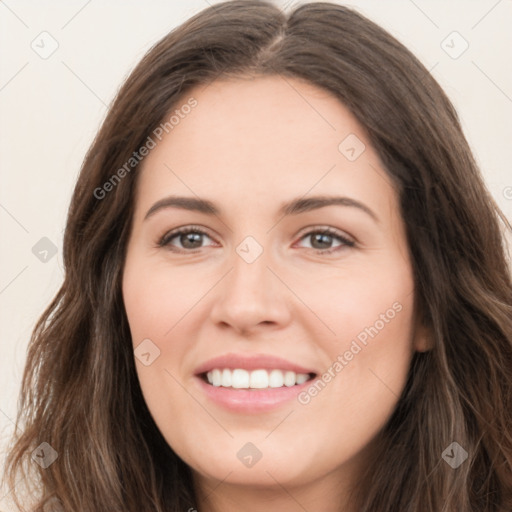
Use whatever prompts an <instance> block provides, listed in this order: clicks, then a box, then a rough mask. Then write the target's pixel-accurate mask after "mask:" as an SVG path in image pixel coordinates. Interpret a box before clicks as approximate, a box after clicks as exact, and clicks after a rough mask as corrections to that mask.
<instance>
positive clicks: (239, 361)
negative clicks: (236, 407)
mask: <svg viewBox="0 0 512 512" xmlns="http://www.w3.org/2000/svg"><path fill="white" fill-rule="evenodd" d="M195 374H196V375H197V376H199V377H201V378H202V380H203V381H204V382H207V383H208V384H209V385H211V386H213V387H217V388H227V389H231V390H238V389H240V390H243V389H254V390H256V389H262V390H263V389H267V390H272V389H277V388H283V387H293V386H297V385H302V384H304V383H305V382H307V381H308V380H310V379H311V378H312V377H313V376H315V375H316V372H315V371H313V370H311V369H308V368H305V367H302V366H299V365H297V364H295V363H292V362H290V361H287V360H285V359H282V358H280V357H276V356H270V355H253V356H247V355H244V354H226V355H223V356H220V357H216V358H214V359H210V360H209V361H207V362H205V363H203V364H202V365H200V366H199V367H198V368H197V369H196V371H195Z"/></svg>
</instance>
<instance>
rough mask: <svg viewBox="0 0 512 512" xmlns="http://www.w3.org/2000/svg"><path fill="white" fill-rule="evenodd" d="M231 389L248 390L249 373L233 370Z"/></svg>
mask: <svg viewBox="0 0 512 512" xmlns="http://www.w3.org/2000/svg"><path fill="white" fill-rule="evenodd" d="M231 387H232V388H237V389H239V388H248V387H249V372H248V371H247V370H238V369H236V370H233V372H232V373H231Z"/></svg>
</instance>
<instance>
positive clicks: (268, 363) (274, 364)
mask: <svg viewBox="0 0 512 512" xmlns="http://www.w3.org/2000/svg"><path fill="white" fill-rule="evenodd" d="M215 368H219V369H222V368H229V369H232V370H234V369H236V368H241V369H244V370H274V369H277V370H288V371H292V372H295V373H315V374H316V372H315V371H314V370H312V369H310V368H306V367H304V366H301V365H298V364H295V363H292V362H291V361H287V360H286V359H282V358H281V357H278V356H272V355H266V354H254V355H251V356H248V355H246V354H224V355H222V356H218V357H214V358H213V359H209V360H208V361H205V362H204V363H202V364H201V365H199V366H198V367H197V368H196V370H195V374H196V375H201V374H203V373H206V372H209V371H211V370H213V369H215Z"/></svg>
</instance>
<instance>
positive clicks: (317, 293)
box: [105, 76, 425, 488]
mask: <svg viewBox="0 0 512 512" xmlns="http://www.w3.org/2000/svg"><path fill="white" fill-rule="evenodd" d="M191 97H193V98H194V99H195V100H196V101H197V104H195V102H194V101H193V100H191V102H190V103H189V104H192V103H193V104H194V105H195V106H194V108H183V109H181V110H180V106H181V105H178V106H177V107H176V109H178V110H179V111H180V115H179V116H178V117H179V121H178V122H176V119H174V122H173V127H172V129H171V128H170V127H171V125H170V124H169V125H167V131H168V133H166V132H165V130H163V136H161V139H162V140H161V141H159V140H158V138H157V137H155V136H154V135H153V139H154V142H155V143H156V147H154V149H152V150H151V151H150V153H149V155H148V156H146V158H145V159H144V161H143V170H142V171H141V174H140V176H139V178H138V179H139V181H138V189H137V197H136V208H135V214H134V219H133V229H132V233H131V237H130V241H129V245H128V251H127V257H126V265H125V269H124V275H123V296H124V303H125V307H126V312H127V316H128V320H129V324H130V329H131V334H132V341H133V348H134V350H135V356H136V359H135V361H136V366H137V372H138V377H139V380H140V385H141V388H142V392H143V394H144V397H145V400H146V402H147V405H148V407H149V410H150V412H151V414H152V416H153V418H154V420H155V422H156V424H157V425H158V427H159V429H160V431H161V432H162V435H163V436H164V437H165V439H166V440H167V442H168V443H169V445H170V446H171V447H172V448H173V450H174V451H175V452H176V453H177V454H178V455H179V456H180V457H181V458H182V459H183V460H184V461H185V462H186V463H187V464H188V465H189V466H191V468H192V469H193V470H194V474H195V477H196V478H198V479H199V481H202V482H203V483H205V484H208V483H211V487H214V486H215V485H216V484H214V483H213V482H218V481H219V480H223V481H224V483H225V484H227V483H236V484H248V485H249V484H250V485H257V486H262V485H268V486H276V485H282V486H284V487H285V488H292V487H293V486H296V485H305V484H308V483H310V482H313V481H315V480H318V479H320V478H323V479H325V478H333V479H339V478H340V477H342V476H343V475H345V476H347V475H350V474H352V475H353V474H354V472H353V471H354V468H356V467H357V464H358V463H359V462H360V461H362V457H363V454H364V453H365V451H364V449H365V447H368V446H370V444H369V443H370V442H371V441H372V439H374V437H375V436H376V434H377V433H378V431H379V429H381V427H383V426H384V424H385V423H386V420H387V419H388V418H389V417H390V415H391V413H392V411H393V409H394V407H395V405H396V403H397V401H398V397H399V395H400V393H401V391H402V389H403V387H404V385H405V382H406V376H407V372H408V368H409V364H410V361H411V357H412V355H413V353H414V351H415V350H424V349H425V339H424V338H425V336H423V334H422V330H421V329H420V328H419V327H418V326H417V325H416V322H415V316H416V315H415V311H414V309H413V303H414V285H413V276H412V269H411V262H410V260H409V253H408V248H407V243H406V238H405V232H404V224H403V221H402V219H401V217H400V213H399V208H398V198H397V194H396V193H395V191H394V189H393V187H392V185H391V183H390V180H389V178H388V176H387V175H386V172H384V170H383V168H382V165H381V163H380V161H379V159H378V158H377V155H376V153H375V151H374V150H373V149H372V147H371V146H370V143H369V141H368V138H367V136H366V135H365V132H364V130H363V129H362V127H361V125H360V124H359V123H358V122H357V121H356V120H355V118H354V117H353V116H352V115H351V114H350V113H349V111H348V110H347V109H346V108H345V107H344V106H343V105H342V104H341V103H340V102H339V101H338V100H337V99H336V98H335V97H333V96H331V95H330V94H329V93H327V92H325V91H323V90H321V89H319V88H317V87H314V86H312V85H310V84H307V83H305V82H302V81H299V80H295V79H290V78H287V79H286V80H285V79H284V78H280V77H277V76H273V77H264V78H260V77H259V78H256V79H253V80H251V79H239V80H231V81H216V82H214V83H212V84H211V85H209V86H207V87H204V88H203V87H201V88H196V89H194V90H193V91H191V92H190V94H189V96H187V97H185V99H184V100H183V102H182V105H185V104H187V101H188V100H189V99H190V98H191ZM160 132H162V130H160ZM160 132H158V133H160ZM169 198H174V200H175V202H174V204H171V201H168V199H169ZM176 198H183V199H179V200H178V199H176ZM319 198H320V199H319ZM340 198H343V199H340ZM105 200H108V199H105ZM161 201H163V203H159V202H161ZM166 201H167V203H166ZM203 201H208V205H205V204H203ZM210 203H211V204H210ZM154 205H159V207H158V206H157V207H155V206H154ZM213 209H215V213H212V211H213ZM149 211H150V213H149V214H148V212H149ZM178 228H179V229H189V228H195V229H196V231H197V230H198V232H197V233H195V234H194V233H192V234H190V233H189V234H188V235H187V234H181V235H179V234H173V233H172V232H174V231H176V230H177V229H178ZM162 239H164V240H163V242H162V245H160V241H161V240H162ZM164 243H165V244H164ZM312 374H314V377H313V378H310V377H311V375H312ZM208 378H209V379H210V380H211V381H213V384H212V383H209V382H208ZM306 378H307V379H310V380H307V381H306V382H304V380H305V379H306ZM297 382H298V384H297ZM324 481H325V480H324ZM333 481H334V480H333Z"/></svg>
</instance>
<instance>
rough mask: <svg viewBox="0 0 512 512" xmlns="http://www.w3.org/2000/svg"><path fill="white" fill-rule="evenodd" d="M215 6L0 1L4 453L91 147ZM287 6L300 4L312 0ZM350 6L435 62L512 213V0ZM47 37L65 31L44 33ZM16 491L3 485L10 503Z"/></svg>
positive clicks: (372, 0) (368, 1)
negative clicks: (131, 90) (119, 107)
mask: <svg viewBox="0 0 512 512" xmlns="http://www.w3.org/2000/svg"><path fill="white" fill-rule="evenodd" d="M214 3H217V2H215V1H208V0H187V1H185V0H180V1H176V0H173V1H169V0H167V1H163V0H160V1H156V0H151V1H148V2H142V1H140V2H136V1H133V0H129V1H123V2H121V1H117V2H112V1H110V2H105V1H104V2H100V1H98V0H88V1H87V0H82V1H77V0H72V1H69V0H68V1H66V2H64V1H62V0H61V1H53V2H29V1H17V0H7V1H6V2H1V3H0V134H1V137H0V165H1V167H0V169H1V187H0V232H1V244H2V245H1V248H2V250H1V251H0V329H1V331H0V347H1V358H0V459H1V460H2V461H3V457H4V451H5V448H4V447H5V441H6V439H7V436H8V435H10V434H11V433H12V432H13V430H14V423H13V421H14V419H15V414H16V404H17V395H18V391H19V385H20V381H21V376H22V371H23V366H24V361H25V353H26V348H27V344H28V340H29V337H30V334H31V331H32V329H33V327H34V324H35V321H36V320H37V318H38V317H39V315H40V314H41V313H42V312H43V310H44V308H45V307H46V306H47V305H48V304H49V302H50V300H51V299H52V297H53V296H54V295H55V293H56V292H57V290H58V288H59V286H60V284H61V282H62V277H63V272H62V255H61V251H62V233H63V230H64V225H65V219H66V212H67V208H68V205H69V201H70V198H71V193H72V190H73V186H74V183H75V180H76V177H77V175H78V172H79V169H80V166H81V163H82V160H83V158H84V156H85V153H86V150H87V148H88V146H89V145H90V143H91V142H92V139H93V137H94V135H95V133H96V132H97V130H98V128H99V126H100V123H101V122H102V120H103V119H104V116H105V114H106V112H107V107H108V105H109V103H110V101H111V100H112V99H113V97H114V94H115V93H116V91H117V90H118V88H119V86H120V85H121V83H122V81H123V80H124V78H126V76H127V75H128V73H129V72H130V71H131V70H132V69H133V67H134V66H135V64H136V63H137V62H138V61H139V60H140V58H141V57H142V56H143V54H144V53H145V52H146V51H147V50H148V49H149V48H150V47H151V46H152V45H153V44H154V43H156V42H157V41H158V40H159V39H160V38H161V37H163V36H164V35H165V34H167V33H168V32H169V31H170V30H171V29H172V28H173V27H175V26H177V25H178V24H180V23H181V22H183V21H185V20H186V19H187V18H189V17H190V16H191V15H193V14H195V13H196V12H198V11H200V10H202V9H204V8H206V7H208V5H209V4H214ZM275 3H276V4H278V5H281V6H285V5H286V6H287V8H290V7H292V6H293V5H294V4H298V3H299V2H292V1H288V2H287V1H286V0H284V1H282V2H277V1H276V2H275ZM301 3H302V2H301ZM338 3H342V4H344V5H349V6H353V7H354V8H356V9H357V10H359V11H360V12H362V13H363V14H365V15H366V16H368V17H369V18H371V19H372V20H374V21H376V22H377V23H378V24H380V25H381V26H383V27H384V28H386V29H387V30H388V31H390V32H391V33H392V34H393V35H394V36H395V37H397V38H398V39H399V40H400V41H402V42H403V43H404V44H405V45H406V46H407V47H408V48H409V49H410V50H411V51H413V53H415V54H416V55H417V56H418V57H419V59H420V60H421V61H422V62H423V63H424V64H425V66H426V67H427V68H428V69H429V70H432V74H433V75H434V77H435V78H436V79H437V80H438V82H439V83H440V84H441V86H442V87H443V88H444V89H445V91H446V92H447V94H448V96H449V97H450V98H451V100H452V101H453V103H454V104H455V107H456V108H457V110H458V112H459V115H460V117H461V120H462V123H463V127H464V130H465V133H466V136H467V138H468V140H469V143H470V145H471V146H472V148H473V150H474V153H475V156H476V158H477V160H478V162H479V163H480V166H481V168H482V171H483V174H484V178H485V180H486V182H487V185H488V187H489V189H490V191H491V192H492V194H493V196H494V197H495V199H496V201H497V202H498V204H499V205H500V207H501V208H502V209H503V211H504V213H505V214H506V216H507V217H508V218H509V219H511V218H512V172H511V170H510V169H511V161H512V121H511V119H512V69H511V67H510V61H511V57H512V55H511V53H512V31H511V29H510V26H511V22H512V1H511V0H456V1H450V2H447V1H444V0H437V1H432V0H430V1H427V0H414V1H413V0H389V1H385V2H384V1H381V0H361V1H357V0H355V1H352V2H338ZM43 31H46V32H48V33H49V34H50V35H51V37H50V36H48V35H42V36H41V35H40V34H41V33H42V32H43ZM454 31H456V32H458V33H459V34H460V36H462V38H463V39H464V40H466V41H467V43H468V44H469V47H468V49H467V50H466V51H465V52H464V53H462V55H460V56H459V57H458V58H453V57H455V56H456V55H457V53H458V52H460V51H461V50H462V49H463V47H464V44H465V43H464V41H463V39H461V38H460V37H459V36H458V35H453V34H452V33H453V32H454ZM450 34H452V35H450ZM449 35H450V36H449ZM447 36H449V37H448V39H446V38H447ZM52 38H53V39H54V40H55V41H56V42H57V43H58V48H57V50H56V51H55V52H54V53H53V54H52V55H50V56H49V57H48V58H41V57H40V56H39V55H38V53H36V51H34V49H33V48H32V47H31V45H32V46H33V47H34V48H35V49H37V51H38V52H40V53H43V56H44V57H46V56H47V55H45V54H44V52H48V51H49V50H50V49H51V47H52V46H51V45H52V44H55V43H54V42H52ZM443 41H445V43H442V42H443ZM443 47H444V49H443ZM445 50H446V51H448V52H449V53H451V55H449V54H448V53H447V52H446V51H445ZM43 237H47V238H48V239H50V240H51V242H52V243H53V244H54V245H55V246H56V248H57V254H56V255H55V256H53V257H51V258H49V259H48V261H46V262H42V261H40V260H39V259H38V258H37V257H36V256H35V255H34V254H33V252H32V247H33V246H34V245H35V244H36V243H37V242H38V241H39V240H40V239H41V238H43ZM50 255H51V253H50ZM2 467H3V464H2ZM8 491H9V490H8V489H7V490H3V491H1V490H0V509H1V510H4V509H5V507H6V506H7V502H8V496H7V497H5V498H4V495H5V494H6V493H8Z"/></svg>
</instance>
